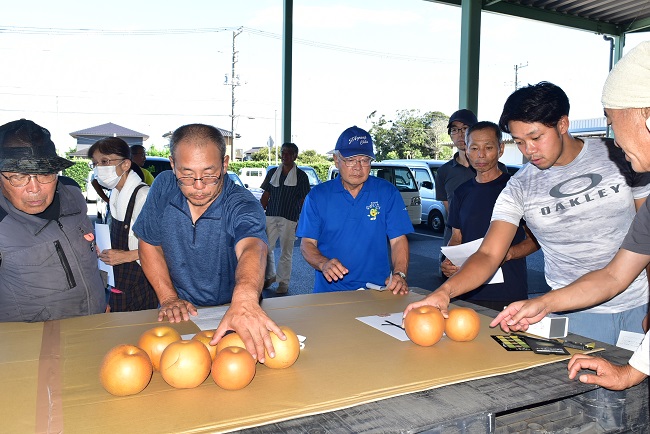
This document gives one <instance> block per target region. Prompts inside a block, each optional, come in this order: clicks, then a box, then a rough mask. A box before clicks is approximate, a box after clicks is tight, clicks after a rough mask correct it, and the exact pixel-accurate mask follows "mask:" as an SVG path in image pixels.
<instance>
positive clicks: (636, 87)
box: [491, 42, 650, 390]
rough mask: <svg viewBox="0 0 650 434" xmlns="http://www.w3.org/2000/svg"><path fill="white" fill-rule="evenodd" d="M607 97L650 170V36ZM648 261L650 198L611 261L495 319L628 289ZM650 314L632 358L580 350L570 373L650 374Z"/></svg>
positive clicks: (634, 158)
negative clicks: (619, 361)
mask: <svg viewBox="0 0 650 434" xmlns="http://www.w3.org/2000/svg"><path fill="white" fill-rule="evenodd" d="M602 103H603V107H604V108H605V116H606V117H607V122H608V124H610V125H611V126H612V129H613V130H614V134H615V135H616V143H617V144H618V145H619V146H620V147H621V148H622V149H623V151H625V156H626V159H627V160H629V161H630V162H631V163H632V167H633V168H634V170H635V171H637V172H650V42H643V43H641V44H639V45H638V46H637V47H635V48H634V49H633V50H632V51H630V52H629V53H628V54H627V55H626V56H625V57H623V58H622V59H621V60H620V61H619V62H618V63H617V64H616V66H615V67H614V69H612V71H611V72H610V74H609V76H608V77H607V81H606V82H605V86H604V88H603V97H602ZM649 263H650V204H649V203H648V201H647V200H646V202H645V203H644V204H643V205H642V206H641V208H639V210H638V212H637V215H636V217H635V219H634V221H633V222H632V226H631V227H630V230H629V232H628V233H627V236H626V237H625V239H624V240H623V244H621V248H620V250H619V251H618V253H617V254H616V255H615V256H614V258H613V259H612V260H611V262H610V263H609V264H607V265H606V266H605V267H604V268H602V269H600V270H596V271H593V272H591V273H589V274H586V275H584V276H583V277H581V278H580V279H578V280H576V281H575V282H574V283H572V284H571V285H568V286H566V287H564V288H562V289H560V290H557V291H553V292H551V293H549V294H546V295H544V296H543V297H540V299H535V300H528V301H526V302H516V303H513V304H511V305H510V306H508V308H507V309H506V310H504V311H503V312H502V313H500V314H499V316H497V317H496V318H495V320H494V321H493V322H492V324H491V325H496V324H498V323H499V322H500V323H501V327H502V328H504V330H507V329H512V330H526V329H527V328H528V324H533V323H535V322H537V321H539V320H540V319H541V318H543V317H544V316H545V315H546V314H547V313H548V312H556V311H564V310H569V309H580V308H584V307H589V306H593V305H595V304H598V303H601V302H603V301H605V300H609V299H611V298H612V297H615V296H616V295H618V294H620V293H621V292H623V291H625V289H626V288H627V287H628V285H629V284H630V283H631V282H632V281H633V280H634V279H635V278H636V277H637V276H638V275H639V273H641V272H642V271H643V270H644V269H645V268H646V266H647V265H648V264H649ZM647 320H648V317H646V319H645V326H646V327H645V329H646V334H645V338H644V340H643V342H642V344H641V345H640V346H639V348H638V349H637V350H636V351H635V353H634V355H633V356H632V358H631V359H630V361H629V364H627V365H624V366H617V365H614V364H612V363H610V362H608V361H607V360H604V359H602V358H599V357H592V356H586V355H582V354H580V355H575V356H573V358H572V359H571V361H570V362H569V377H570V378H575V376H576V375H577V374H578V371H580V370H581V369H591V370H594V371H596V375H592V374H583V375H580V377H579V380H580V381H581V382H583V383H594V384H598V385H600V386H603V387H606V388H608V389H614V390H622V389H625V388H628V387H631V386H633V385H635V384H638V383H640V382H641V381H643V379H644V378H645V377H647V376H648V375H650V336H649V333H648V331H647Z"/></svg>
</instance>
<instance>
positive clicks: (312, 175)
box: [266, 164, 320, 187]
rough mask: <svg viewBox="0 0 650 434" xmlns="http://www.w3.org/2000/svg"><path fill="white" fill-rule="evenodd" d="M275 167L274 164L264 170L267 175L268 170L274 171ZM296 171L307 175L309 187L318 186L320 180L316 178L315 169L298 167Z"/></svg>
mask: <svg viewBox="0 0 650 434" xmlns="http://www.w3.org/2000/svg"><path fill="white" fill-rule="evenodd" d="M276 167H278V166H276V165H275V164H274V165H272V166H269V167H267V168H266V172H267V173H268V172H269V170H271V169H275V168H276ZM298 169H300V170H302V171H303V172H305V173H306V174H307V177H308V178H309V186H310V187H313V186H315V185H318V184H320V179H319V178H318V173H317V172H316V169H314V168H313V167H311V166H298Z"/></svg>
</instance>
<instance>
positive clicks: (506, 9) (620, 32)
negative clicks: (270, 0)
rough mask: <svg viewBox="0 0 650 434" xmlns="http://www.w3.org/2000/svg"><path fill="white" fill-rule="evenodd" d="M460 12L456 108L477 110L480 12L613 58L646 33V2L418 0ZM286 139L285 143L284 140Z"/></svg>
mask: <svg viewBox="0 0 650 434" xmlns="http://www.w3.org/2000/svg"><path fill="white" fill-rule="evenodd" d="M423 1H430V2H432V3H441V4H447V5H451V6H459V7H460V8H461V38H460V41H461V50H460V52H461V56H460V89H459V98H458V107H459V108H469V109H471V110H473V111H474V112H476V111H477V109H478V81H479V76H478V75H479V57H480V34H481V12H483V11H485V12H493V13H497V14H502V15H509V16H513V17H519V18H528V19H531V20H535V21H540V22H545V23H550V24H556V25H559V26H564V27H569V28H573V29H578V30H585V31H588V32H594V33H602V34H603V35H604V36H606V37H610V38H611V43H612V51H613V53H612V59H611V63H612V64H613V63H616V62H617V61H618V60H619V59H620V58H621V57H622V56H623V46H624V45H625V35H626V34H628V33H635V32H646V31H650V1H649V0H423ZM283 4H284V28H283V38H282V46H283V49H282V143H284V142H285V141H287V140H285V138H290V137H291V76H292V60H291V53H292V37H293V0H283ZM289 141H290V140H289Z"/></svg>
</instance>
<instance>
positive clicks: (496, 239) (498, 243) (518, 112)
mask: <svg viewBox="0 0 650 434" xmlns="http://www.w3.org/2000/svg"><path fill="white" fill-rule="evenodd" d="M499 126H500V127H501V129H502V130H503V131H506V132H509V133H510V134H511V136H512V138H513V139H514V141H515V143H516V144H517V146H518V147H519V150H520V151H521V152H522V153H523V154H524V156H526V158H528V160H530V164H527V165H525V166H524V167H523V168H522V169H521V170H519V171H518V172H517V173H516V174H515V175H514V176H513V177H512V178H511V179H510V181H509V182H508V184H507V185H506V187H505V188H504V189H503V191H502V192H501V194H500V195H499V198H498V199H497V201H496V204H495V206H494V211H493V213H492V219H491V220H492V222H491V224H490V229H489V230H488V232H487V234H486V235H485V239H484V240H483V243H482V244H481V247H480V248H479V249H478V251H477V252H476V253H475V254H474V255H472V256H471V257H470V258H469V259H468V260H467V262H465V264H463V266H462V267H461V269H460V270H459V271H458V273H456V274H455V275H454V276H452V277H451V278H450V279H448V280H447V281H446V282H445V283H444V284H443V285H441V286H440V287H439V288H438V289H437V290H436V291H434V292H433V293H431V294H430V295H429V296H428V297H427V298H425V299H424V300H422V301H419V302H416V303H413V304H411V305H409V306H408V307H407V308H406V310H405V312H404V314H406V313H407V312H408V311H409V310H411V309H412V308H414V307H417V306H420V305H425V304H426V305H432V306H436V307H438V308H439V309H440V310H441V311H442V313H443V315H446V314H447V307H448V305H449V300H450V299H451V298H452V297H458V296H459V295H461V294H464V293H466V292H469V291H471V290H473V289H475V288H477V287H479V286H480V285H482V284H483V283H484V282H485V281H486V280H488V279H489V278H490V277H491V276H492V275H493V274H494V272H495V271H496V270H497V268H499V266H500V265H501V263H502V262H503V260H504V259H505V258H506V255H507V253H508V249H509V248H510V244H511V242H512V240H513V238H514V236H515V234H516V232H517V228H518V225H519V223H520V221H521V219H522V218H523V219H524V220H525V221H526V224H527V226H528V228H529V229H530V231H531V232H532V233H533V234H534V235H535V238H536V239H537V241H538V243H539V245H540V246H541V248H542V251H543V252H544V273H545V275H546V282H547V283H548V284H549V286H550V287H551V288H552V289H558V288H562V287H564V286H566V285H568V284H569V283H571V282H573V281H574V280H576V279H578V278H579V277H581V276H583V275H585V274H587V273H588V272H590V271H593V270H597V269H599V268H602V267H604V266H605V265H606V264H607V263H609V261H610V260H611V259H612V258H613V257H614V255H615V254H616V252H617V251H618V249H619V246H620V245H621V242H622V241H623V238H624V237H625V234H626V233H627V230H628V228H629V227H630V224H631V223H632V220H633V219H634V216H635V215H636V210H637V209H638V207H640V206H641V205H642V204H643V202H644V201H645V198H646V197H647V196H648V193H650V186H649V185H648V174H638V173H635V172H634V171H633V170H632V167H631V166H630V164H629V163H628V162H627V161H625V155H624V153H623V152H622V151H621V149H620V148H617V147H616V146H615V145H614V143H613V141H612V140H607V139H601V138H586V139H578V138H575V137H573V136H572V135H571V134H570V133H569V99H568V97H567V96H566V94H565V93H564V91H563V90H562V89H560V88H559V87H558V86H556V85H554V84H552V83H548V82H541V83H538V84H536V85H530V86H526V87H523V88H521V89H518V90H517V91H515V92H514V93H513V94H512V95H510V96H509V97H508V100H507V101H506V103H505V105H504V108H503V112H502V114H501V119H500V121H499ZM647 303H648V280H647V277H646V273H645V271H644V272H643V273H641V275H639V276H638V277H637V278H635V279H634V281H633V282H632V283H631V284H630V285H629V287H628V288H627V290H626V291H625V292H623V293H621V294H619V295H617V296H616V297H614V298H612V299H611V300H608V301H606V302H604V303H601V304H599V305H597V306H594V307H591V308H588V309H581V310H578V311H573V312H566V313H564V315H565V316H567V317H569V331H570V332H571V333H575V334H579V335H582V336H586V337H588V338H591V339H595V340H598V341H601V342H605V343H609V344H615V343H616V341H617V338H618V335H619V333H620V332H621V331H623V330H625V331H631V332H642V329H641V321H642V319H643V318H644V317H645V315H646V311H647V308H646V305H647Z"/></svg>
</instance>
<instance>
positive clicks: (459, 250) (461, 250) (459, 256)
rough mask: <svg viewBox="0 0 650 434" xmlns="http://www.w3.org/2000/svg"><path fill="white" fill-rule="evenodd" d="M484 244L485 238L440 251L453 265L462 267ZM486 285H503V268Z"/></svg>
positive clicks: (446, 247)
mask: <svg viewBox="0 0 650 434" xmlns="http://www.w3.org/2000/svg"><path fill="white" fill-rule="evenodd" d="M482 242H483V238H479V239H478V240H474V241H470V242H469V243H463V244H459V245H457V246H442V247H441V248H440V250H441V251H442V254H443V255H445V256H446V257H447V258H448V259H449V260H450V261H451V263H452V264H454V265H455V266H457V267H460V266H461V265H463V264H464V263H465V261H466V260H467V258H469V257H470V256H472V255H473V254H474V253H475V252H476V251H477V250H478V248H479V247H480V246H481V243H482ZM486 283H487V284H491V283H503V271H502V270H501V267H499V268H498V269H497V271H496V273H494V276H492V277H491V278H490V279H488V281H487V282H486Z"/></svg>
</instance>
